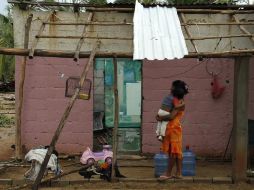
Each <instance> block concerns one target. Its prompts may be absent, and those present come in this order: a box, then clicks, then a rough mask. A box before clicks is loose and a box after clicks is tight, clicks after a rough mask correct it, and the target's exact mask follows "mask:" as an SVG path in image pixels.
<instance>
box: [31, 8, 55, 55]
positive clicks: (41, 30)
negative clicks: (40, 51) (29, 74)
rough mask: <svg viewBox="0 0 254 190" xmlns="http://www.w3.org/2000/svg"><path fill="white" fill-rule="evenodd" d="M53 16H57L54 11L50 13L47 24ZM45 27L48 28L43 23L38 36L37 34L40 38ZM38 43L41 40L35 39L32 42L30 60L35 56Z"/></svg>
mask: <svg viewBox="0 0 254 190" xmlns="http://www.w3.org/2000/svg"><path fill="white" fill-rule="evenodd" d="M52 14H55V11H52V12H50V13H49V16H48V17H47V18H46V20H45V22H47V21H49V19H50V17H51V16H52ZM45 26H46V25H45V24H44V22H42V24H41V26H40V29H39V31H38V34H37V35H38V36H39V35H41V34H42V32H43V30H44V28H45ZM38 41H39V38H35V39H34V40H33V42H32V46H31V49H30V51H29V58H30V59H31V58H33V56H34V50H35V48H36V46H37V43H38Z"/></svg>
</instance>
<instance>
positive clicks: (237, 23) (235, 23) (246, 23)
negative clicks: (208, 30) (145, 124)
mask: <svg viewBox="0 0 254 190" xmlns="http://www.w3.org/2000/svg"><path fill="white" fill-rule="evenodd" d="M193 25H194V26H197V25H201V26H202V25H204V26H207V25H254V22H220V23H215V22H196V23H195V22H191V23H182V24H181V26H193Z"/></svg>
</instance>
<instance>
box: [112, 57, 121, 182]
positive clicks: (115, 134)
mask: <svg viewBox="0 0 254 190" xmlns="http://www.w3.org/2000/svg"><path fill="white" fill-rule="evenodd" d="M113 64H114V100H115V112H114V118H115V119H114V130H113V162H112V179H114V178H115V177H116V175H115V165H116V159H117V147H118V125H119V99H118V88H117V59H116V56H114V58H113Z"/></svg>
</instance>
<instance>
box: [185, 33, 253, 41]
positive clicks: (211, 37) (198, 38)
mask: <svg viewBox="0 0 254 190" xmlns="http://www.w3.org/2000/svg"><path fill="white" fill-rule="evenodd" d="M253 36H254V34H236V35H224V36H201V37H191V38H185V40H207V39H216V38H241V37H253Z"/></svg>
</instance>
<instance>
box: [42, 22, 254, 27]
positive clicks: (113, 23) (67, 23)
mask: <svg viewBox="0 0 254 190" xmlns="http://www.w3.org/2000/svg"><path fill="white" fill-rule="evenodd" d="M44 23H45V24H49V25H74V26H75V25H99V26H132V25H133V23H129V22H44ZM253 24H254V23H253ZM250 25H251V24H250Z"/></svg>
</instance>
